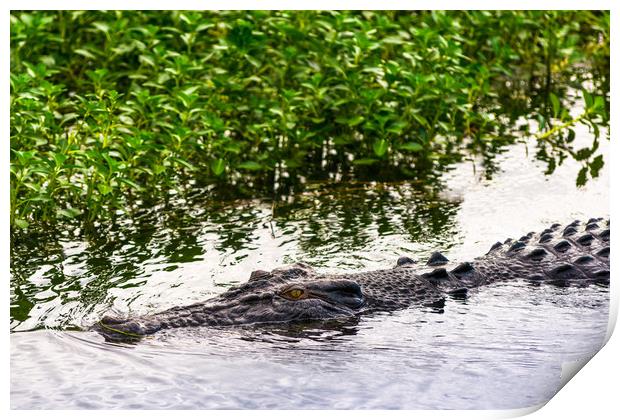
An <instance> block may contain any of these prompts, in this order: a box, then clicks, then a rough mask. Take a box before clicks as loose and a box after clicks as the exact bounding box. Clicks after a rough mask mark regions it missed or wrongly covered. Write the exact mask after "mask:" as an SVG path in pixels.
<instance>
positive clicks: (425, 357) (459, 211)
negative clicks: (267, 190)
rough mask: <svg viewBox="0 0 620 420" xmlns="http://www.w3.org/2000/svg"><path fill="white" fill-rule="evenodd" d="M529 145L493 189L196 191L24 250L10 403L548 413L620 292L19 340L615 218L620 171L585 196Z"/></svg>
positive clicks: (545, 291) (402, 186) (508, 159)
mask: <svg viewBox="0 0 620 420" xmlns="http://www.w3.org/2000/svg"><path fill="white" fill-rule="evenodd" d="M583 134H584V133H578V138H580V136H582V137H583ZM586 138H587V137H586ZM529 146H531V145H529ZM603 146H604V145H603V144H602V145H601V149H602V152H603V153H607V152H606V148H605V147H603ZM525 150H526V149H525V146H524V145H516V146H511V147H509V148H507V149H506V151H505V152H504V153H503V154H502V155H501V156H498V157H496V161H495V163H496V165H497V172H496V173H495V174H494V178H493V181H492V182H491V181H489V180H488V179H487V176H486V174H485V173H484V171H481V170H480V169H481V168H483V167H485V166H484V163H480V162H464V163H460V164H456V165H452V166H451V167H450V168H448V169H447V171H446V174H445V175H444V176H443V177H441V178H440V179H438V182H437V183H436V184H425V185H421V184H418V183H415V182H407V181H405V182H394V183H372V182H358V183H315V184H310V185H309V187H308V188H307V190H306V191H305V192H304V193H300V194H298V195H295V196H290V197H288V198H287V199H286V200H280V201H277V203H276V205H275V206H272V201H271V200H233V201H229V202H217V203H214V202H212V201H210V200H208V199H207V198H206V197H208V196H209V192H208V191H202V192H200V191H194V193H193V195H191V196H189V195H188V196H175V197H172V198H170V200H169V201H168V203H166V204H159V205H157V206H154V207H153V208H151V209H148V210H146V211H141V212H139V213H135V214H134V215H133V216H132V217H127V218H119V219H118V220H116V221H115V222H114V223H111V224H109V225H101V226H98V227H97V228H96V229H93V230H91V231H88V232H79V231H77V232H74V231H70V230H67V231H65V232H48V233H42V234H39V235H37V236H34V235H32V236H30V237H27V238H14V239H13V243H12V248H11V330H12V331H13V332H14V334H12V336H11V365H12V370H11V372H12V377H11V383H12V388H11V389H12V395H11V404H12V406H13V408H87V407H88V408H299V407H304V408H438V407H440V408H517V407H524V406H527V405H532V404H537V403H540V402H542V401H545V400H547V399H548V398H550V396H552V395H553V393H554V392H555V391H556V390H557V386H558V384H559V373H560V365H561V363H562V362H563V361H567V360H575V359H578V358H582V357H585V356H587V355H590V354H592V353H594V352H595V351H596V350H597V349H598V348H599V347H600V345H601V343H602V340H603V337H604V334H605V330H606V327H607V313H608V289H606V288H604V287H599V286H593V287H588V288H583V289H573V288H569V289H558V288H552V287H551V288H547V287H542V288H532V287H529V286H526V285H524V284H520V283H515V284H505V285H495V286H490V287H486V288H481V289H480V290H478V291H476V292H475V293H473V294H472V295H471V297H469V298H468V299H467V300H465V301H463V300H461V301H458V300H453V299H450V300H448V301H447V303H446V307H445V308H444V310H442V311H438V310H433V309H431V308H425V309H420V308H415V309H411V310H404V311H398V312H395V313H391V314H375V315H373V316H369V317H362V318H361V319H359V320H350V321H349V322H321V323H316V324H308V325H303V326H271V327H252V326H245V327H240V328H209V329H207V328H187V329H180V330H171V331H164V332H162V333H161V334H156V335H155V336H153V337H152V338H149V339H148V340H143V342H141V343H140V344H139V345H137V346H118V345H116V346H115V345H108V344H103V343H102V339H101V337H99V336H98V335H96V334H95V333H90V332H66V331H65V332H51V331H50V330H45V331H38V332H32V333H23V332H22V331H28V330H36V329H42V328H61V329H73V328H75V327H81V326H85V325H89V324H91V323H92V322H94V321H95V320H96V319H97V318H99V316H100V315H101V314H102V313H104V312H106V311H108V310H116V311H120V312H122V313H131V312H134V313H140V314H143V313H149V312H155V311H159V310H162V309H165V308H167V307H171V306H175V305H183V304H189V303H193V302H196V301H200V300H204V299H206V298H209V297H211V296H213V295H215V294H217V293H220V292H222V291H224V290H226V289H227V288H228V287H229V286H230V285H232V284H237V283H240V282H243V281H245V280H247V278H248V276H249V273H250V272H251V271H253V270H255V269H260V268H264V269H272V268H274V267H277V266H279V265H282V264H286V263H290V262H293V261H296V260H303V261H305V262H307V263H309V264H311V265H314V266H316V267H317V269H318V270H319V271H322V272H346V271H352V270H360V269H376V268H385V267H387V266H392V265H393V264H394V263H395V261H396V259H397V258H398V256H400V255H408V256H410V257H412V258H413V259H417V260H424V259H426V258H427V257H428V255H429V254H430V253H431V252H432V251H434V250H441V251H442V252H444V253H446V255H447V256H448V257H449V258H450V259H452V260H462V259H467V258H473V257H475V256H478V255H480V254H482V253H484V252H486V251H487V250H488V247H489V246H490V244H492V243H494V242H495V241H497V240H500V239H505V238H506V237H509V236H512V237H515V236H516V235H521V234H523V233H525V232H527V231H530V230H540V229H542V228H544V227H547V226H548V225H549V224H550V223H552V222H556V221H559V222H569V221H571V220H573V219H576V218H582V219H584V218H585V219H587V218H589V217H593V216H601V217H605V216H607V215H608V214H609V210H608V203H607V197H608V174H607V171H606V169H604V170H603V171H602V173H601V176H600V177H599V178H598V179H596V180H594V181H592V182H590V183H588V184H587V185H586V187H585V188H581V189H577V188H576V187H575V169H576V164H575V163H574V162H573V163H570V162H566V164H565V165H563V166H560V167H558V168H557V169H556V170H555V172H554V173H553V175H550V176H546V177H543V176H541V173H542V172H543V170H544V168H543V167H542V166H541V163H539V162H535V161H532V160H531V159H530V158H528V157H527V155H526V153H525ZM472 169H475V170H472ZM472 384H475V385H476V386H472ZM282 395H286V396H287V397H286V398H284V399H283V398H281V396H282Z"/></svg>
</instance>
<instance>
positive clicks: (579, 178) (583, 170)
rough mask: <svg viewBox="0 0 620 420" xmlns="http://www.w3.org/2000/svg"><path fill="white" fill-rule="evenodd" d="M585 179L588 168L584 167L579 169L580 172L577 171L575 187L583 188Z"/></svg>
mask: <svg viewBox="0 0 620 420" xmlns="http://www.w3.org/2000/svg"><path fill="white" fill-rule="evenodd" d="M587 179H588V167H587V166H584V167H583V168H581V170H580V171H579V174H578V175H577V186H578V187H583V186H584V185H586V181H587Z"/></svg>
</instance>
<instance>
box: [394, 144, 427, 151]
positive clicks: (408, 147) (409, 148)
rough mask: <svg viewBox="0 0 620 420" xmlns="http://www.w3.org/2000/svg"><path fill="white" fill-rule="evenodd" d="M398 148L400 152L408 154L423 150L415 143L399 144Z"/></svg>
mask: <svg viewBox="0 0 620 420" xmlns="http://www.w3.org/2000/svg"><path fill="white" fill-rule="evenodd" d="M398 148H399V149H401V150H407V151H409V152H419V151H420V150H424V146H422V145H421V144H420V143H415V142H409V143H405V144H401V145H400V146H398Z"/></svg>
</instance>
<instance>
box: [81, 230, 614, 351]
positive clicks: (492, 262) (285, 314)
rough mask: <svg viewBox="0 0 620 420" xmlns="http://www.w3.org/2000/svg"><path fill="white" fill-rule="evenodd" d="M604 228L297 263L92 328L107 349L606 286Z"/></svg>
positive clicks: (606, 232) (606, 233)
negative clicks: (190, 334)
mask: <svg viewBox="0 0 620 420" xmlns="http://www.w3.org/2000/svg"><path fill="white" fill-rule="evenodd" d="M609 234H610V228H609V221H608V220H603V219H590V220H589V221H588V222H586V223H581V222H579V221H575V222H573V223H571V224H569V225H567V226H565V227H562V226H560V225H559V224H554V225H552V226H551V227H550V228H548V229H545V230H544V231H542V232H540V233H538V234H535V233H534V232H531V233H528V234H527V235H525V236H523V237H521V238H520V239H518V240H516V241H513V240H511V239H508V240H506V241H505V242H503V243H500V242H498V243H496V244H495V245H493V246H492V247H491V250H490V251H489V252H488V253H487V254H486V255H484V256H482V257H479V258H476V259H475V260H473V261H471V262H464V263H461V264H458V265H451V264H449V263H448V260H447V259H446V258H445V257H444V256H443V255H441V254H440V253H438V252H436V253H434V254H433V255H432V256H431V258H430V259H429V260H428V261H427V263H426V266H422V267H420V266H418V265H416V263H415V262H414V261H412V260H411V259H410V258H407V257H401V258H399V259H398V262H397V264H396V266H395V267H394V268H391V269H387V270H377V271H369V272H363V273H352V274H320V273H317V272H315V271H314V270H313V269H312V268H311V267H310V266H308V265H306V264H303V263H296V264H293V265H290V266H287V267H282V268H278V269H275V270H273V271H271V272H267V271H261V270H259V271H254V272H253V273H252V274H251V276H250V279H249V280H248V282H246V283H244V284H242V285H240V286H237V287H233V288H231V289H230V290H228V291H227V292H225V293H223V294H221V295H220V296H217V297H214V298H212V299H209V300H207V301H205V302H201V303H196V304H193V305H190V306H185V307H174V308H170V309H168V310H166V311H163V312H159V313H156V314H153V315H146V316H140V317H135V318H129V319H123V318H116V317H111V316H106V317H104V318H103V319H102V320H101V321H100V322H99V323H97V324H96V325H95V326H94V327H93V328H94V329H95V330H97V331H98V332H100V333H101V334H102V335H103V336H104V337H105V338H106V340H109V341H135V340H138V339H140V338H141V337H143V336H144V335H147V334H153V333H155V332H157V331H159V330H161V329H165V328H174V327H188V326H200V325H207V326H218V325H221V326H225V325H239V324H251V323H276V322H300V321H308V320H322V319H334V318H351V317H357V316H360V315H363V314H365V313H368V312H372V311H392V310H397V309H402V308H406V307H409V306H412V305H421V306H434V307H442V306H443V302H444V300H445V297H446V296H448V295H451V296H454V297H457V298H466V296H467V293H468V291H469V290H470V289H472V288H475V287H478V286H481V285H485V284H490V283H495V282H500V281H510V280H519V279H520V280H525V281H528V282H530V283H533V284H551V285H555V286H586V285H589V284H599V285H604V286H605V285H608V284H609V278H610V276H609Z"/></svg>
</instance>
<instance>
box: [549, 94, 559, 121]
mask: <svg viewBox="0 0 620 420" xmlns="http://www.w3.org/2000/svg"><path fill="white" fill-rule="evenodd" d="M549 100H550V101H551V106H552V107H553V116H554V117H557V116H558V114H559V113H560V100H559V99H558V97H557V96H555V94H554V93H553V92H549Z"/></svg>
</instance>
